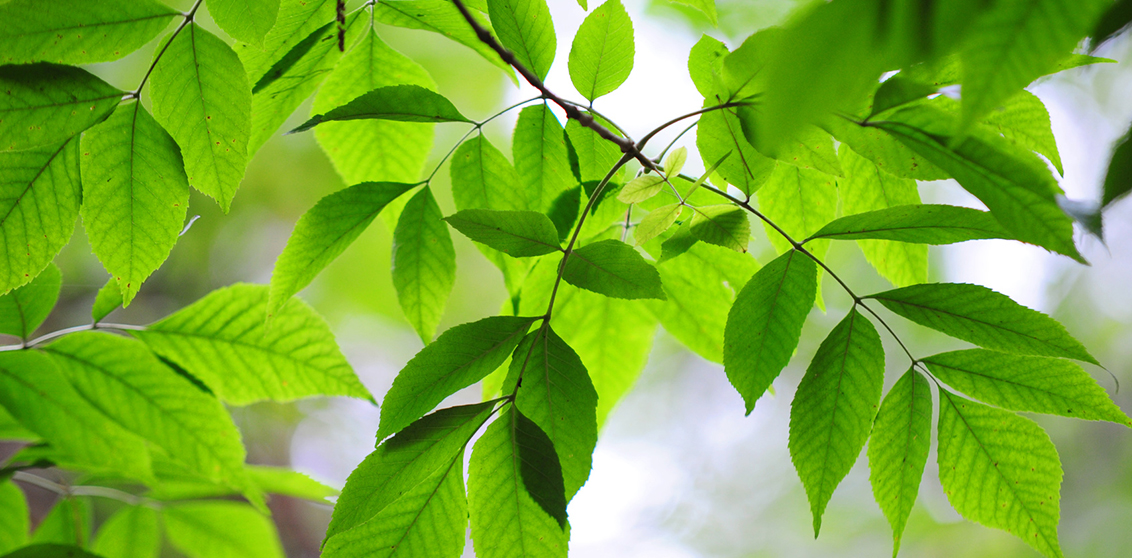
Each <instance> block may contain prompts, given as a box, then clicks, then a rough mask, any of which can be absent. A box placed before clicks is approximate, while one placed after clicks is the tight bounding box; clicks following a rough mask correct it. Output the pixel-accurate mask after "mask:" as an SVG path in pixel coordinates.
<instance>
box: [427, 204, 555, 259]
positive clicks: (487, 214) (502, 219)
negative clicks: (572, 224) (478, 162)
mask: <svg viewBox="0 0 1132 558" xmlns="http://www.w3.org/2000/svg"><path fill="white" fill-rule="evenodd" d="M444 220H445V221H447V222H448V224H449V225H452V226H453V227H454V228H455V229H456V230H458V231H460V232H461V233H463V234H464V236H466V237H468V238H470V239H472V240H474V241H476V242H481V243H483V244H486V245H488V246H490V247H492V248H495V249H496V250H499V251H501V252H503V253H505V254H508V255H510V256H514V257H517V258H519V257H530V256H541V255H543V254H549V253H551V252H557V251H560V250H561V249H562V248H561V247H560V246H559V244H558V238H559V236H558V229H557V228H556V227H555V226H554V222H553V221H551V220H550V218H549V217H547V216H546V215H543V214H542V213H538V212H535V211H493V210H490V209H465V210H463V211H458V212H456V214H455V215H450V216H448V217H445V218H444Z"/></svg>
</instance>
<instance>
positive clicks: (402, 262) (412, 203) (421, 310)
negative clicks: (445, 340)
mask: <svg viewBox="0 0 1132 558" xmlns="http://www.w3.org/2000/svg"><path fill="white" fill-rule="evenodd" d="M443 219H444V215H443V214H442V213H441V212H440V206H438V205H437V204H436V198H434V197H433V196H432V190H431V189H430V188H429V187H428V186H425V187H424V188H423V189H421V191H419V192H417V193H416V195H414V196H413V197H412V198H411V199H410V200H409V203H408V204H406V205H405V208H404V209H403V210H402V211H401V216H400V217H399V218H398V219H397V228H396V229H394V231H393V286H394V287H395V288H396V289H397V300H398V302H400V304H401V310H402V311H404V313H405V318H406V319H408V320H409V323H410V324H411V325H412V326H413V329H414V330H416V332H417V334H418V335H420V336H421V339H422V340H423V341H424V342H425V343H428V342H429V341H432V336H433V335H434V334H435V333H436V326H437V324H439V323H440V316H441V315H443V314H444V306H445V305H446V304H447V302H448V295H449V294H450V293H451V292H452V284H453V283H454V282H455V281H456V250H455V248H453V247H452V237H451V236H450V235H449V234H448V226H447V225H445V224H444V221H443Z"/></svg>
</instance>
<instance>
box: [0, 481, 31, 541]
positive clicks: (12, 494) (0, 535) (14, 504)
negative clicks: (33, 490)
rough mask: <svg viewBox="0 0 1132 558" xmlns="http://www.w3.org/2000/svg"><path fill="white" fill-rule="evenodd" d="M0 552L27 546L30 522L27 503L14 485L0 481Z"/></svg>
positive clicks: (21, 492) (20, 491)
mask: <svg viewBox="0 0 1132 558" xmlns="http://www.w3.org/2000/svg"><path fill="white" fill-rule="evenodd" d="M0 511H3V513H0V552H2V553H7V552H9V551H12V550H15V549H17V548H19V547H21V546H23V545H25V544H27V539H28V532H29V531H30V530H31V525H29V524H30V523H31V520H30V519H29V517H28V503H27V499H25V498H24V493H23V491H22V490H20V487H18V486H16V483H14V482H10V481H8V480H7V479H5V480H3V481H0Z"/></svg>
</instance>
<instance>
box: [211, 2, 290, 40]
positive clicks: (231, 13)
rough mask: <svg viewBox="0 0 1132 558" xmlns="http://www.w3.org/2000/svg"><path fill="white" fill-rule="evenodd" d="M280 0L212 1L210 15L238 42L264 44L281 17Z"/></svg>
mask: <svg viewBox="0 0 1132 558" xmlns="http://www.w3.org/2000/svg"><path fill="white" fill-rule="evenodd" d="M279 4H280V2H279V0H210V1H209V3H208V13H209V14H211V15H212V19H213V21H215V22H216V25H219V26H220V28H221V29H223V30H224V32H225V33H228V34H229V35H231V36H232V38H234V39H236V40H237V41H242V42H245V43H252V44H257V45H262V44H263V39H264V37H265V36H266V35H267V32H268V31H271V28H272V27H274V26H275V19H276V17H277V16H278V15H279Z"/></svg>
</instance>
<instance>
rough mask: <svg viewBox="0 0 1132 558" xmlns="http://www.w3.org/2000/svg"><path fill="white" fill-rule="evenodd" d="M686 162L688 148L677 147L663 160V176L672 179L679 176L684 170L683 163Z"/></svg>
mask: <svg viewBox="0 0 1132 558" xmlns="http://www.w3.org/2000/svg"><path fill="white" fill-rule="evenodd" d="M687 161H688V148H686V147H677V148H676V149H673V150H672V151H671V152H669V153H668V156H667V157H665V158H664V175H665V176H669V177H674V176H676V175H678V174H680V171H681V170H683V169H684V163H685V162H687Z"/></svg>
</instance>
